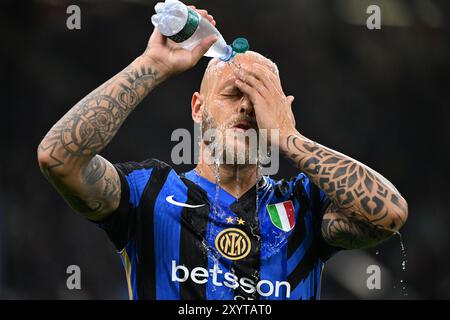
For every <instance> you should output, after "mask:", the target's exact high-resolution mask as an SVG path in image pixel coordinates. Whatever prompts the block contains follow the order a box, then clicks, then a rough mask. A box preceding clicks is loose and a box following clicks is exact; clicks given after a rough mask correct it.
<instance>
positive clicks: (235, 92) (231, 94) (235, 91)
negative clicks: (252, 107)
mask: <svg viewBox="0 0 450 320" xmlns="http://www.w3.org/2000/svg"><path fill="white" fill-rule="evenodd" d="M222 95H223V96H225V97H241V96H242V91H241V90H239V89H237V88H235V89H233V90H226V91H224V92H223V93H222Z"/></svg>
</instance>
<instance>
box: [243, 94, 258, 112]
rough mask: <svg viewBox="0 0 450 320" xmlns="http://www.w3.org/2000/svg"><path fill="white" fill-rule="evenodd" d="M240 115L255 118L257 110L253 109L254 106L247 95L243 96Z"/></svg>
mask: <svg viewBox="0 0 450 320" xmlns="http://www.w3.org/2000/svg"><path fill="white" fill-rule="evenodd" d="M239 113H242V114H245V115H248V116H254V115H255V110H254V109H253V104H252V103H251V101H250V99H249V98H248V97H247V95H245V94H244V95H243V96H242V99H241V101H240V102H239Z"/></svg>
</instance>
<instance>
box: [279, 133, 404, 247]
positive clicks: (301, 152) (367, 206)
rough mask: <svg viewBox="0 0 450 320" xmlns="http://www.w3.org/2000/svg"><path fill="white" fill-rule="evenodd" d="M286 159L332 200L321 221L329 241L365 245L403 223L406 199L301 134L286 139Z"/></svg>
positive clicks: (367, 171)
mask: <svg viewBox="0 0 450 320" xmlns="http://www.w3.org/2000/svg"><path fill="white" fill-rule="evenodd" d="M287 155H288V158H289V159H290V160H292V161H294V162H295V164H296V165H297V167H298V168H299V169H300V170H302V171H303V172H304V173H305V174H306V175H308V177H309V178H310V180H311V181H312V182H313V183H315V184H316V185H317V186H318V187H319V188H321V189H322V190H323V191H324V192H325V193H326V194H327V195H328V196H329V197H330V199H331V200H332V203H331V204H330V205H329V207H328V208H327V210H326V212H325V214H324V217H323V221H322V235H323V236H324V238H325V240H326V241H327V242H328V243H330V244H332V245H336V246H340V247H344V248H349V249H351V248H363V247H370V246H373V245H375V244H378V243H380V242H381V241H383V240H385V239H386V238H388V237H389V236H391V235H392V234H393V233H394V232H396V231H397V230H398V229H399V228H400V227H401V226H402V225H403V224H404V222H405V220H406V217H407V212H408V208H407V203H406V201H405V200H404V199H403V197H402V196H401V195H400V193H399V192H398V191H397V189H396V188H395V187H394V186H393V185H392V184H391V183H390V182H389V181H387V180H386V179H385V178H384V177H383V176H381V175H380V174H379V173H377V172H375V171H374V170H372V169H370V168H369V167H367V166H365V165H364V164H362V163H360V162H358V161H356V160H354V159H352V158H350V157H348V156H345V155H343V154H341V153H339V152H337V151H334V150H331V149H329V148H327V147H324V146H322V145H320V144H318V143H316V142H314V141H311V140H309V139H307V138H305V137H303V136H301V135H300V134H294V135H290V136H289V137H288V138H287Z"/></svg>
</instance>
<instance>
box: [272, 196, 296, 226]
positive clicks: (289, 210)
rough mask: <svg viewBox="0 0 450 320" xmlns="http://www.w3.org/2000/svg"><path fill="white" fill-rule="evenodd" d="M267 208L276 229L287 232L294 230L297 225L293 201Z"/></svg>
mask: <svg viewBox="0 0 450 320" xmlns="http://www.w3.org/2000/svg"><path fill="white" fill-rule="evenodd" d="M266 207H267V212H268V213H269V216H270V220H271V221H272V223H273V224H274V225H275V227H277V228H278V229H281V230H283V231H286V232H288V231H291V230H292V228H293V227H294V225H295V211H294V205H293V204H292V201H291V200H289V201H284V202H280V203H274V204H268V205H267V206H266Z"/></svg>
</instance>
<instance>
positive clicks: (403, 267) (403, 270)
mask: <svg viewBox="0 0 450 320" xmlns="http://www.w3.org/2000/svg"><path fill="white" fill-rule="evenodd" d="M395 234H396V235H398V237H399V239H400V248H401V252H402V258H403V260H402V272H404V273H406V271H407V265H406V264H407V262H408V260H407V256H406V250H405V246H404V244H403V238H402V235H401V233H400V232H398V231H396V232H395ZM404 276H406V274H404ZM400 283H402V284H403V286H402V294H403V296H407V295H408V291H407V286H406V280H403V279H402V280H400Z"/></svg>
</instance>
